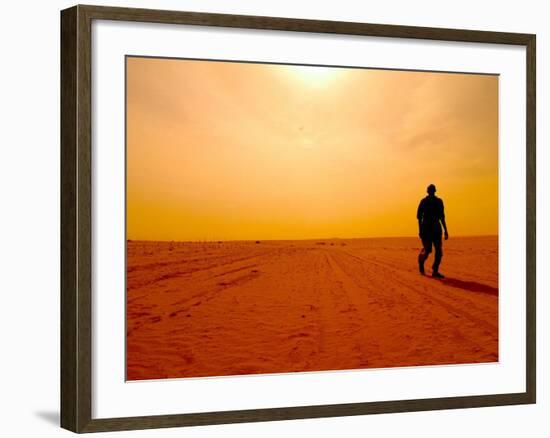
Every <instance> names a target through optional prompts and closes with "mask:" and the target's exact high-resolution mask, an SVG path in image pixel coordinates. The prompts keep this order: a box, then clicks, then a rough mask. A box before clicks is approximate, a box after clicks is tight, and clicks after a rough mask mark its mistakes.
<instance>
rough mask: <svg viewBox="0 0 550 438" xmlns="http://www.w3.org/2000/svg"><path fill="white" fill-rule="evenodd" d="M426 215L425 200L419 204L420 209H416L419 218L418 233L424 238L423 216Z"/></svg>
mask: <svg viewBox="0 0 550 438" xmlns="http://www.w3.org/2000/svg"><path fill="white" fill-rule="evenodd" d="M423 215H424V200H422V201H420V204H418V209H417V210H416V219H417V220H418V235H419V236H420V238H422V216H423Z"/></svg>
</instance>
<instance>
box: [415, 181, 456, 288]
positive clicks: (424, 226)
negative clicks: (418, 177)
mask: <svg viewBox="0 0 550 438" xmlns="http://www.w3.org/2000/svg"><path fill="white" fill-rule="evenodd" d="M427 191H428V196H426V197H425V198H424V199H422V200H421V201H420V204H419V205H418V211H417V213H416V218H417V219H418V231H419V236H420V239H422V246H423V248H422V251H420V254H419V255H418V269H419V270H420V273H421V274H422V275H424V262H425V261H426V259H427V258H428V256H429V255H430V253H431V252H432V245H433V247H434V248H435V255H434V263H433V265H432V277H435V278H444V276H443V275H441V273H440V272H439V264H440V263H441V257H443V249H442V242H441V237H442V236H441V235H442V230H441V225H443V229H444V230H445V240H447V239H448V238H449V233H448V232H447V224H446V223H445V210H444V207H443V200H442V199H441V198H438V197H437V196H435V186H434V185H433V184H430V185H429V186H428V190H427Z"/></svg>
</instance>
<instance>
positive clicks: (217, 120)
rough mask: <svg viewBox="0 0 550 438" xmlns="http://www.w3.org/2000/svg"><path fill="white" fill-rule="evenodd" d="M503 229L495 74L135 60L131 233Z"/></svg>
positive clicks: (286, 235) (130, 116) (292, 235)
mask: <svg viewBox="0 0 550 438" xmlns="http://www.w3.org/2000/svg"><path fill="white" fill-rule="evenodd" d="M432 182H433V183H434V184H436V186H437V187H438V193H437V195H438V196H440V197H442V198H443V200H444V202H445V209H446V215H447V225H448V227H449V233H450V234H451V236H453V235H455V236H456V235H479V234H498V77H496V76H484V75H464V74H442V73H422V72H404V71H386V70H367V69H341V68H327V67H325V68H312V67H296V66H285V65H261V64H244V63H229V62H209V61H187V60H168V59H149V58H128V59H127V233H128V234H127V236H128V238H129V239H143V240H225V239H307V238H320V237H322V238H330V237H342V238H350V237H377V236H415V235H417V222H416V208H417V206H418V202H419V201H420V199H421V198H422V197H423V196H425V189H426V186H427V185H428V184H429V183H432Z"/></svg>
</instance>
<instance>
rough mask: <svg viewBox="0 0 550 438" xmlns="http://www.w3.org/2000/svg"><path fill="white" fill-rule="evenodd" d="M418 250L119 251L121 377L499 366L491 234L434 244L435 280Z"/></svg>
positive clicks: (409, 241) (379, 245)
mask: <svg viewBox="0 0 550 438" xmlns="http://www.w3.org/2000/svg"><path fill="white" fill-rule="evenodd" d="M419 248H420V244H419V239H415V238H388V239H351V240H340V239H334V240H330V239H328V240H314V241H262V242H258V243H256V242H219V243H218V242H216V243H213V242H210V243H196V242H173V243H170V242H141V241H130V242H128V270H127V378H128V380H140V379H159V378H174V377H199V376H221V375H237V374H256V373H281V372H293V371H319V370H341V369H353V368H380V367H396V366H413V365H435V364H457V363H479V362H493V361H497V360H498V238H497V237H470V238H466V237H464V238H451V239H450V240H449V241H447V242H444V257H443V263H442V266H441V271H442V272H443V273H444V274H445V275H446V276H447V278H446V279H445V280H435V279H432V278H431V277H429V276H425V277H423V276H421V275H420V274H419V273H418V271H417V264H416V257H417V253H418V251H419ZM432 257H433V255H432V256H430V259H429V260H428V262H427V263H426V266H427V267H429V266H431V262H432ZM428 272H429V270H428Z"/></svg>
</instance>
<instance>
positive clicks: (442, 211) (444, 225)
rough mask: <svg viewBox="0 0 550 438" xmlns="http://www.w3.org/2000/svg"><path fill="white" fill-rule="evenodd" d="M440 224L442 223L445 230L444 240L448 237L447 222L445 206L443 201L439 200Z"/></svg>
mask: <svg viewBox="0 0 550 438" xmlns="http://www.w3.org/2000/svg"><path fill="white" fill-rule="evenodd" d="M441 225H443V230H445V240H447V239H448V238H449V233H448V231H447V223H446V222H445V206H444V205H443V201H441Z"/></svg>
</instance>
